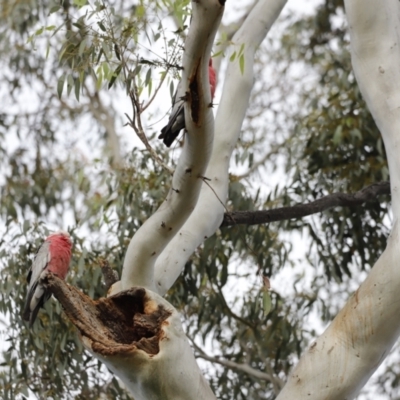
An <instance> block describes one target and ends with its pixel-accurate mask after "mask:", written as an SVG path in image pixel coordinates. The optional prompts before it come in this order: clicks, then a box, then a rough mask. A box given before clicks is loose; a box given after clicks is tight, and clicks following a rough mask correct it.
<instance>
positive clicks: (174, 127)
mask: <svg viewBox="0 0 400 400" xmlns="http://www.w3.org/2000/svg"><path fill="white" fill-rule="evenodd" d="M208 79H209V81H210V90H211V100H212V99H214V93H215V87H216V85H217V77H216V73H215V69H214V68H213V66H212V59H211V58H210V61H209V63H208ZM181 89H182V81H181V82H179V85H178V88H177V90H176V92H175V95H174V98H173V100H172V111H171V115H170V117H169V121H168V124H167V125H166V126H164V128H162V129H161V135H160V136H159V137H158V138H159V139H164V144H165V145H166V146H167V147H170V146H171V144H172V142H173V141H174V140H175V138H176V137H177V136H178V135H179V132H180V131H181V130H182V129H184V128H185V107H184V93H180V92H182V90H181Z"/></svg>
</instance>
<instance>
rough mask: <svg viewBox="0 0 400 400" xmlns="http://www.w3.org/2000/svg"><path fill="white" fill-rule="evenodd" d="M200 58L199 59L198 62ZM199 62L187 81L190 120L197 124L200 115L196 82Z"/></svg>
mask: <svg viewBox="0 0 400 400" xmlns="http://www.w3.org/2000/svg"><path fill="white" fill-rule="evenodd" d="M200 62H201V60H200V61H199V64H200ZM199 64H197V68H196V71H195V73H194V75H193V76H192V77H191V78H190V83H189V92H190V99H191V103H190V110H191V116H192V121H193V122H194V123H195V124H197V123H198V122H199V115H200V106H201V105H200V97H199V82H198V72H199Z"/></svg>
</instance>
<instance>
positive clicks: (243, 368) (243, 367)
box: [192, 341, 284, 394]
mask: <svg viewBox="0 0 400 400" xmlns="http://www.w3.org/2000/svg"><path fill="white" fill-rule="evenodd" d="M192 345H193V347H194V348H195V349H196V351H197V352H198V354H197V358H202V359H203V360H206V361H210V362H212V363H216V364H220V365H222V366H223V367H227V368H230V369H234V370H236V371H240V372H243V373H245V374H247V375H250V376H252V377H253V378H256V379H262V380H264V381H268V382H271V383H277V387H278V388H282V387H283V385H284V383H283V381H282V380H281V379H280V378H279V377H277V376H273V375H271V374H267V373H265V372H261V371H259V370H257V369H255V368H253V367H250V365H248V364H244V363H237V362H234V361H231V360H227V359H224V358H221V357H218V356H209V355H208V354H207V353H205V352H204V351H203V349H201V348H200V347H199V346H197V344H196V343H194V342H193V341H192ZM278 391H279V389H278ZM275 394H278V393H275Z"/></svg>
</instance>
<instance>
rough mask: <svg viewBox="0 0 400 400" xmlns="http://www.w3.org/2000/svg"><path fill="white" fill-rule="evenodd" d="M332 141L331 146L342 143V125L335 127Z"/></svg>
mask: <svg viewBox="0 0 400 400" xmlns="http://www.w3.org/2000/svg"><path fill="white" fill-rule="evenodd" d="M332 141H333V144H335V145H338V144H339V143H340V142H341V141H342V125H338V126H337V127H336V130H335V133H334V135H333V138H332Z"/></svg>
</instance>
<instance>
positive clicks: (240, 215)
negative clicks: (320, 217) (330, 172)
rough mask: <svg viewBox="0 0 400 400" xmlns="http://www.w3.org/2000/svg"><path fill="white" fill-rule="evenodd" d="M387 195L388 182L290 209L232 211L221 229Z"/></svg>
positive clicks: (371, 199)
mask: <svg viewBox="0 0 400 400" xmlns="http://www.w3.org/2000/svg"><path fill="white" fill-rule="evenodd" d="M388 194H390V184H389V182H379V183H373V184H372V185H370V186H367V187H366V188H364V189H362V190H360V191H359V192H356V193H333V194H330V195H328V196H325V197H323V198H321V199H318V200H315V201H312V202H311V203H307V204H297V205H295V206H292V207H281V208H276V209H274V210H261V211H232V212H229V213H225V215H224V219H223V221H222V223H221V227H223V226H232V225H239V224H245V225H259V224H265V223H269V222H275V221H284V220H288V219H293V218H301V217H305V216H307V215H312V214H316V213H319V212H321V211H325V210H328V209H329V208H333V207H352V206H358V205H361V204H363V203H365V202H369V201H377V196H381V195H388Z"/></svg>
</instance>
